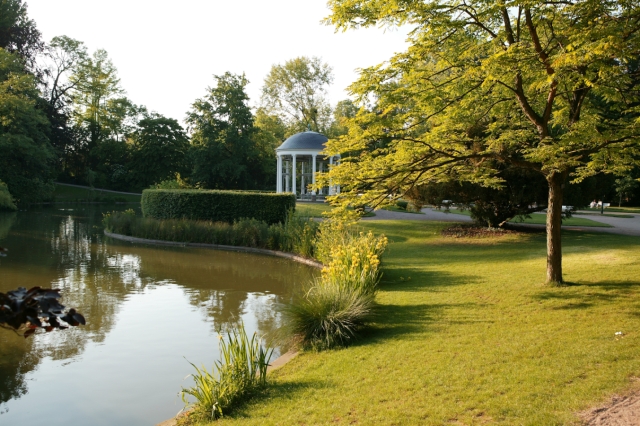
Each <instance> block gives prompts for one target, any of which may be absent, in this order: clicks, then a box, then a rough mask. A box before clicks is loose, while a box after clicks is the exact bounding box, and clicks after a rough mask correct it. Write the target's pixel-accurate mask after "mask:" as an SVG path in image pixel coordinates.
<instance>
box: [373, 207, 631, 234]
mask: <svg viewBox="0 0 640 426" xmlns="http://www.w3.org/2000/svg"><path fill="white" fill-rule="evenodd" d="M422 213H424V214H416V213H400V212H391V211H388V210H376V212H375V214H376V215H375V216H373V217H364V218H362V219H361V220H431V221H439V222H471V218H470V217H469V216H465V215H461V214H455V213H444V211H442V210H434V209H432V208H431V207H428V208H425V209H422ZM534 214H541V213H534ZM605 214H606V213H605ZM624 214H626V213H624ZM629 215H630V216H633V218H620V217H609V216H600V215H598V214H595V215H594V214H589V215H583V214H580V212H577V213H575V214H574V216H575V217H582V218H585V219H590V220H593V221H596V222H601V223H606V224H607V225H611V226H613V228H599V227H592V226H563V228H564V229H571V230H578V231H588V232H605V233H609V234H622V235H635V236H640V214H631V213H630V214H629ZM518 225H519V226H526V227H532V228H544V227H545V226H544V225H530V224H518Z"/></svg>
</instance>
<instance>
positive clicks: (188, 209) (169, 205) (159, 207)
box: [141, 189, 296, 224]
mask: <svg viewBox="0 0 640 426" xmlns="http://www.w3.org/2000/svg"><path fill="white" fill-rule="evenodd" d="M141 205H142V214H143V216H145V217H150V218H154V219H192V220H206V221H213V222H227V223H233V222H236V221H238V220H240V219H255V220H258V221H263V222H266V223H268V224H274V223H282V222H284V221H285V220H286V218H287V213H288V212H289V210H294V209H295V206H296V199H295V196H294V195H293V194H275V193H260V192H249V191H217V190H198V189H145V190H144V191H143V192H142V201H141Z"/></svg>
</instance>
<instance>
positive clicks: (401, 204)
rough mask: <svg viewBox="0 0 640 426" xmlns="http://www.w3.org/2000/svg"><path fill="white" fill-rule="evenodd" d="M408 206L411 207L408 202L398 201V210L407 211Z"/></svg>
mask: <svg viewBox="0 0 640 426" xmlns="http://www.w3.org/2000/svg"><path fill="white" fill-rule="evenodd" d="M408 205H409V202H408V201H404V200H398V201H396V206H398V208H399V209H401V210H406V209H407V206H408Z"/></svg>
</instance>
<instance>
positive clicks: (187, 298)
mask: <svg viewBox="0 0 640 426" xmlns="http://www.w3.org/2000/svg"><path fill="white" fill-rule="evenodd" d="M103 211H105V210H104V209H100V208H96V207H78V208H64V209H61V208H49V209H36V210H32V211H29V212H18V213H11V214H0V246H2V247H7V248H8V249H9V252H8V254H9V256H8V257H4V258H0V291H3V292H6V291H9V290H12V289H15V288H17V287H27V288H29V287H32V286H36V285H37V286H42V287H53V288H60V289H62V294H63V299H62V303H63V304H64V305H65V306H67V307H68V308H69V307H74V308H76V309H77V310H79V311H80V312H82V314H83V315H84V316H85V317H86V319H87V325H86V326H84V327H83V326H80V327H74V328H71V329H68V330H64V331H54V332H51V333H41V334H36V335H34V336H31V337H29V338H28V339H24V338H23V337H20V336H17V335H16V334H14V333H12V332H10V331H8V330H4V329H0V424H2V425H5V426H9V425H24V426H27V425H42V424H47V425H49V426H56V425H65V426H67V425H80V424H82V425H89V424H90V425H115V424H120V425H150V424H151V425H153V424H156V423H158V422H160V421H162V420H165V419H167V418H169V417H172V416H174V415H175V414H176V413H177V412H178V411H179V410H180V409H181V408H182V402H181V401H180V399H179V397H178V396H177V393H178V391H179V390H180V387H181V386H190V385H191V380H190V379H189V378H187V379H185V376H187V375H188V374H190V373H191V372H192V367H191V366H190V365H189V364H188V362H187V360H189V361H191V362H193V363H195V364H196V365H202V364H204V365H205V366H206V367H207V368H210V367H211V365H212V364H213V362H214V360H215V359H217V356H218V338H217V335H218V333H217V330H220V329H221V328H224V327H225V326H227V325H228V324H230V323H233V322H236V321H239V320H240V321H243V322H244V324H245V327H246V328H247V331H248V332H250V333H252V332H253V331H257V332H258V333H259V334H260V335H265V336H271V335H273V334H274V332H276V331H277V329H278V328H279V327H280V325H281V318H280V315H279V313H278V306H279V304H280V303H282V301H283V300H284V299H286V298H287V297H288V295H289V294H290V292H291V290H292V288H293V287H294V286H295V285H296V284H298V283H301V282H303V281H305V280H308V279H309V278H311V276H312V275H313V274H314V273H315V271H314V270H313V269H312V268H310V267H308V266H306V265H300V264H297V263H293V262H291V261H289V260H285V259H279V258H274V257H269V256H261V255H255V254H247V253H237V252H225V251H215V250H207V249H190V248H174V247H156V246H146V245H135V244H131V243H125V242H120V241H116V240H112V239H110V238H107V237H105V236H104V235H103V234H102V226H101V224H100V221H101V218H102V212H103ZM281 350H283V348H280V347H278V348H277V350H276V353H275V356H277V355H278V354H279V352H280V351H281Z"/></svg>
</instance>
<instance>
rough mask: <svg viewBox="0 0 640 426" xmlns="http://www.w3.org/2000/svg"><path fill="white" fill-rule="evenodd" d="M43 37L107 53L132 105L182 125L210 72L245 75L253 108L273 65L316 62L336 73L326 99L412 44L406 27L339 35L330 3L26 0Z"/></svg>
mask: <svg viewBox="0 0 640 426" xmlns="http://www.w3.org/2000/svg"><path fill="white" fill-rule="evenodd" d="M26 3H27V5H28V9H27V12H28V15H29V17H30V18H31V19H33V20H35V22H36V25H37V27H38V29H39V30H40V31H41V32H42V36H43V39H44V40H45V41H47V42H49V41H50V40H51V38H53V37H54V36H59V35H66V36H69V37H71V38H74V39H76V40H80V41H83V42H84V43H85V45H86V46H87V48H88V49H89V51H90V52H93V51H95V50H96V49H105V50H106V51H107V52H108V53H109V57H110V58H111V60H112V61H113V63H114V65H115V66H116V68H117V69H118V75H119V77H120V81H121V85H122V87H123V88H124V89H125V91H126V92H127V96H128V97H129V99H131V101H132V102H134V103H136V104H138V105H145V106H146V107H147V108H148V109H149V110H150V111H155V112H158V113H160V114H163V115H165V116H167V117H172V118H175V119H177V120H179V121H181V122H182V121H183V120H184V118H185V116H186V113H187V111H188V110H189V109H190V107H191V104H192V103H193V102H194V101H195V100H196V99H197V98H200V97H203V96H204V95H205V94H206V88H207V87H209V86H211V85H213V77H212V76H213V75H221V74H224V73H225V72H226V71H230V72H232V73H235V74H242V73H243V72H244V73H245V74H246V76H247V78H248V80H249V82H250V83H249V85H248V86H247V93H248V95H249V97H250V99H251V105H252V106H257V105H258V104H259V101H260V93H261V88H262V84H263V81H264V78H265V77H266V75H267V74H268V72H269V70H270V69H271V66H272V65H274V64H283V63H284V62H285V61H287V60H289V59H293V58H295V57H298V56H309V57H312V56H317V57H320V58H321V59H322V60H323V61H324V62H326V63H327V64H329V65H330V66H331V67H332V68H333V72H334V83H333V85H332V86H331V87H330V88H329V92H328V98H329V101H330V102H331V103H332V104H333V105H335V103H337V102H338V101H340V100H342V99H345V98H347V97H348V93H347V91H346V88H347V86H349V84H350V83H352V82H353V81H355V80H356V78H357V76H358V74H357V71H356V70H357V69H358V68H366V67H369V66H373V65H377V64H379V63H381V62H384V61H385V60H387V59H389V58H390V57H391V56H392V55H393V54H394V53H396V52H401V51H404V50H405V49H406V47H407V44H406V42H405V40H406V34H407V30H406V29H400V30H397V29H382V28H369V29H359V30H350V31H347V32H346V33H345V32H339V33H336V31H335V29H334V28H333V27H329V26H326V25H323V24H322V23H321V22H320V21H321V20H322V19H323V18H325V17H326V16H328V15H329V9H328V8H327V6H326V0H304V1H300V0H297V1H296V0H272V1H264V0H231V1H229V0H225V1H223V0H181V1H175V0H172V1H166V0H110V1H96V0H55V1H52V0H26Z"/></svg>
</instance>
